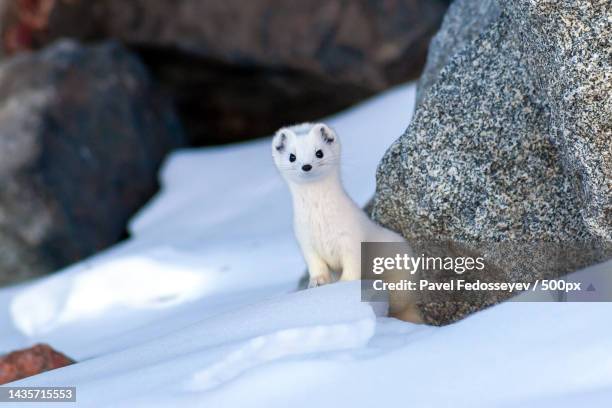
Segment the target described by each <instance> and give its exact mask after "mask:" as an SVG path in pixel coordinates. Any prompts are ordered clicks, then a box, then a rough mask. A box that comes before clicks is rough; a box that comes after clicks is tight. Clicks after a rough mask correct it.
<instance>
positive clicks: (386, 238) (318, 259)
mask: <svg viewBox="0 0 612 408" xmlns="http://www.w3.org/2000/svg"><path fill="white" fill-rule="evenodd" d="M272 156H273V157H274V162H275V164H276V167H277V168H278V170H279V171H280V173H281V175H282V176H283V178H284V179H285V180H286V181H287V184H288V185H289V189H290V190H291V195H292V198H293V210H294V219H293V221H294V228H295V235H296V237H297V240H298V242H299V244H300V248H301V250H302V254H303V256H304V258H305V260H306V263H307V264H308V271H309V275H310V282H309V285H308V286H309V287H315V286H319V285H323V284H326V283H330V282H331V280H332V275H331V273H330V272H331V271H334V272H337V273H341V277H340V279H341V280H357V279H359V278H360V276H361V270H360V268H361V266H360V265H361V242H404V238H403V237H402V236H400V235H399V234H397V233H395V232H393V231H391V230H388V229H386V228H383V227H381V226H379V225H377V224H376V223H374V222H373V221H372V220H370V219H369V218H368V217H367V215H366V214H365V213H364V212H363V210H362V209H361V208H359V207H358V206H357V204H355V202H354V201H353V200H352V199H351V198H350V197H349V196H348V194H347V193H346V192H345V191H344V188H343V186H342V182H341V180H340V140H339V138H338V135H337V134H336V133H335V132H334V131H333V130H332V129H331V128H330V127H329V126H327V125H324V124H322V123H317V124H311V123H304V124H301V125H295V126H291V127H285V128H282V129H280V130H279V131H278V132H276V135H275V136H274V138H273V141H272Z"/></svg>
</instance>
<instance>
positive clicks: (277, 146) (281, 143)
mask: <svg viewBox="0 0 612 408" xmlns="http://www.w3.org/2000/svg"><path fill="white" fill-rule="evenodd" d="M286 144H287V134H286V133H285V132H284V131H282V130H279V131H278V132H276V135H275V136H274V139H273V140H272V146H274V150H276V151H277V152H279V153H280V152H282V151H283V150H285V145H286Z"/></svg>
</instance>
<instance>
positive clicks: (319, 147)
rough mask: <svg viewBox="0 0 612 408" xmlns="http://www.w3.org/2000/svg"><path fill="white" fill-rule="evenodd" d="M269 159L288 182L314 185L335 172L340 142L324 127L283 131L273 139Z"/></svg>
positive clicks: (317, 125)
mask: <svg viewBox="0 0 612 408" xmlns="http://www.w3.org/2000/svg"><path fill="white" fill-rule="evenodd" d="M272 157H274V163H275V164H276V167H277V168H278V170H279V171H280V172H281V174H282V175H283V177H285V179H287V180H288V181H292V182H296V183H305V182H310V181H316V180H320V179H322V178H325V177H327V176H328V175H330V174H332V173H335V172H337V171H338V169H339V167H340V140H339V139H338V136H337V135H336V132H334V131H333V130H332V129H331V128H330V127H329V126H327V125H324V124H323V123H316V124H312V123H303V124H301V125H295V126H290V127H284V128H282V129H280V130H279V131H278V132H276V134H275V135H274V139H273V140H272Z"/></svg>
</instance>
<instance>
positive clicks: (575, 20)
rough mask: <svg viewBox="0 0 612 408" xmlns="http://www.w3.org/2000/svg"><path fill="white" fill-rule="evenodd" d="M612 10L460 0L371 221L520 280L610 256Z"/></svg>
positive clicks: (391, 156)
mask: <svg viewBox="0 0 612 408" xmlns="http://www.w3.org/2000/svg"><path fill="white" fill-rule="evenodd" d="M474 9H478V10H482V11H483V12H482V13H481V14H479V15H478V18H475V19H473V18H471V17H469V16H470V14H471V12H470V10H474ZM609 16H610V7H609V4H608V3H607V2H587V1H584V2H573V1H558V2H549V1H544V0H536V1H533V0H532V1H527V0H512V1H507V2H503V4H502V5H501V7H500V6H499V5H498V4H496V3H494V2H492V1H487V2H482V1H480V0H459V1H457V2H456V3H455V4H454V5H453V7H451V9H450V10H449V15H447V17H446V18H445V21H444V24H443V27H442V29H441V31H440V33H439V34H438V35H437V36H436V38H435V40H434V43H433V44H432V47H431V49H430V53H429V55H430V58H431V60H430V61H428V65H427V71H426V72H425V74H424V77H423V78H424V79H423V83H422V84H421V88H420V91H421V95H420V104H419V105H418V107H417V110H416V112H415V115H414V119H413V122H412V123H411V125H410V127H409V128H408V130H407V131H406V133H405V134H404V135H403V136H402V137H400V138H399V139H398V140H397V141H396V142H395V143H394V144H393V145H392V146H391V147H390V149H389V150H388V151H387V153H386V155H385V157H384V158H383V160H382V161H381V163H380V165H379V169H378V174H377V191H376V195H375V198H374V207H373V211H372V215H373V218H374V219H376V220H377V221H379V222H380V223H382V224H384V225H387V226H389V227H391V228H393V229H395V230H397V231H400V232H402V233H403V234H404V236H406V237H407V238H408V240H409V241H411V243H414V244H415V245H416V246H417V247H419V249H422V248H421V247H422V246H423V245H420V244H419V243H421V242H423V241H424V240H445V241H450V242H454V243H462V245H465V246H466V247H467V248H469V250H470V251H476V252H478V253H481V254H484V255H485V256H486V258H487V259H488V260H490V262H491V264H492V265H493V266H492V271H493V274H492V275H496V276H497V277H498V278H504V279H506V280H510V281H534V280H535V279H538V278H541V277H545V276H556V275H558V274H563V273H567V272H568V271H571V270H575V269H576V268H578V267H580V266H585V265H588V264H591V263H595V262H597V261H598V260H601V259H602V258H604V257H607V256H609V252H608V251H609V249H610V244H611V242H612V238H611V233H612V213H611V208H612V206H611V192H610V188H611V186H610V184H611V180H612V170H611V169H612V168H611V140H612V135H611V133H610V132H611V122H610V121H611V119H610V118H612V103H611V97H610V96H611V95H612V79H611V74H610V73H611V65H610V64H611V61H612V59H611V57H610V46H611V44H610V41H611V40H610V34H609V33H610V24H609V22H608V20H607V19H609ZM462 22H463V23H464V24H462ZM476 22H477V23H476ZM476 30H479V32H478V33H476ZM457 39H459V41H458V40H457ZM448 44H450V46H449V45H448ZM551 243H558V244H551ZM543 248H544V249H543ZM568 248H587V249H589V250H584V251H570V252H568V251H567V249H568ZM551 251H554V253H556V254H557V256H551ZM434 252H435V251H434ZM563 253H565V254H567V255H569V254H570V253H571V255H572V257H571V259H570V258H568V256H566V257H563V256H558V255H559V254H563ZM433 277H435V278H436V279H439V280H443V279H446V278H448V277H446V276H444V274H443V273H439V274H438V275H436V273H432V276H430V278H433ZM472 278H473V279H476V278H478V276H472ZM457 296H459V295H457ZM505 296H507V295H494V294H490V295H487V296H484V297H483V298H479V299H462V298H458V297H455V298H453V299H449V300H448V302H445V299H440V298H438V299H435V301H434V300H432V299H424V300H423V302H422V303H421V310H422V312H423V313H424V315H425V319H426V321H427V322H429V323H432V324H444V323H449V322H452V321H454V320H457V319H459V318H461V317H463V316H465V315H466V314H468V313H470V312H473V311H475V310H479V309H482V308H483V307H485V306H487V305H490V304H493V303H497V302H499V301H500V300H502V299H503V298H504V297H505Z"/></svg>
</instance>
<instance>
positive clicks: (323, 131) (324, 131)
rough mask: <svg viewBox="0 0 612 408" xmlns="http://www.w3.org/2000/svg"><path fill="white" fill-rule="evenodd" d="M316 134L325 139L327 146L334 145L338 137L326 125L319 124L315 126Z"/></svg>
mask: <svg viewBox="0 0 612 408" xmlns="http://www.w3.org/2000/svg"><path fill="white" fill-rule="evenodd" d="M315 132H316V133H317V134H318V135H319V136H320V137H321V138H322V139H323V141H324V142H325V143H327V144H332V143H334V140H336V136H335V134H334V131H333V130H332V129H331V128H330V127H329V126H327V125H326V124H324V123H318V124H316V125H315Z"/></svg>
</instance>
